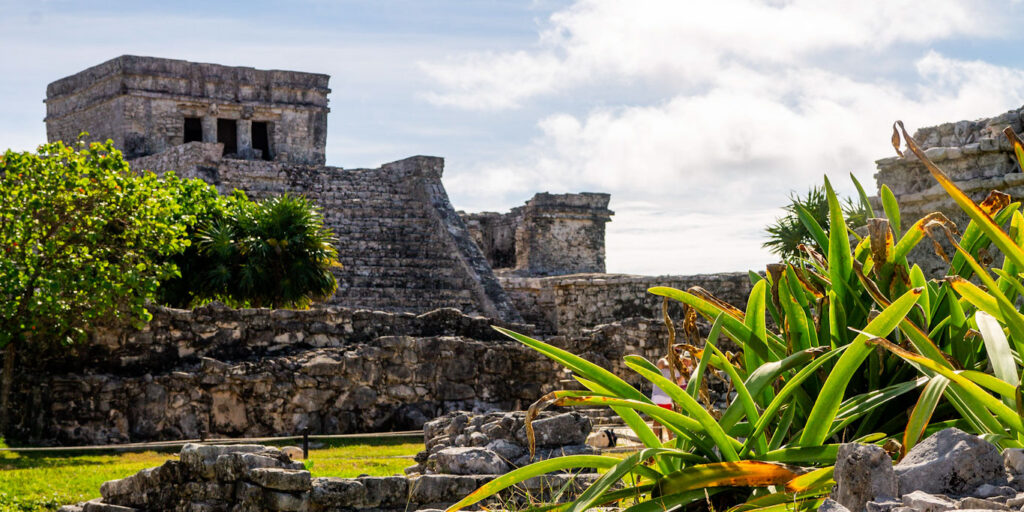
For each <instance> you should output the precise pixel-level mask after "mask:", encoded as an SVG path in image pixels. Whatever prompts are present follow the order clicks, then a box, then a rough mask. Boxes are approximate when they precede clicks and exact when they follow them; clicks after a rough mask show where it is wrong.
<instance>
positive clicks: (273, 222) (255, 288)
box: [161, 192, 337, 307]
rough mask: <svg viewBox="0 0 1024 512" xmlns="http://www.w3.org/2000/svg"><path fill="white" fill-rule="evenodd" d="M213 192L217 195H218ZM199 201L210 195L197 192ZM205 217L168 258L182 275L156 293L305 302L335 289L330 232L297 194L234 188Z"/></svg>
mask: <svg viewBox="0 0 1024 512" xmlns="http://www.w3.org/2000/svg"><path fill="white" fill-rule="evenodd" d="M217 197H219V196H217ZM203 199H209V197H206V196H204V198H203ZM202 208H203V209H204V210H205V212H206V215H207V218H206V220H205V221H203V222H200V223H199V224H197V225H196V226H195V228H194V229H193V230H192V232H191V234H190V238H191V239H192V245H191V246H190V247H189V249H188V250H187V251H186V252H185V253H183V254H182V255H181V256H179V257H176V258H175V261H177V262H178V265H179V266H180V267H181V269H182V272H181V277H180V278H178V279H174V280H171V281H169V282H167V283H166V284H165V288H164V289H163V292H162V297H161V298H162V299H163V300H164V301H166V302H167V303H169V304H172V305H177V306H188V305H194V304H196V303H198V302H203V301H205V300H210V299H218V300H222V301H224V302H227V303H229V304H232V305H251V306H258V307H306V306H308V305H309V304H311V303H312V302H313V301H315V300H318V299H321V298H324V297H328V296H330V295H331V294H333V293H334V291H335V289H337V281H336V280H335V278H334V275H333V274H332V273H331V267H333V266H336V265H337V250H336V249H335V248H334V244H335V243H336V240H335V238H334V235H333V234H332V233H331V232H330V230H328V229H327V228H326V227H325V226H324V224H323V217H322V216H321V215H320V213H319V212H318V211H317V209H316V208H315V207H314V206H313V204H312V203H310V202H309V200H307V199H306V198H304V197H301V196H289V195H284V196H280V197H274V198H270V199H266V200H263V201H260V202H253V201H250V200H249V199H248V198H246V197H245V195H244V194H242V193H241V192H236V193H235V194H234V195H233V196H230V197H227V198H222V199H220V200H219V202H217V203H215V204H205V205H204V206H203V207H202Z"/></svg>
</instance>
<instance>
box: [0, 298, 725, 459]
mask: <svg viewBox="0 0 1024 512" xmlns="http://www.w3.org/2000/svg"><path fill="white" fill-rule="evenodd" d="M491 324H492V321H490V320H487V319H484V318H482V317H469V316H466V315H462V314H461V313H458V312H457V311H454V310H438V311H433V312H429V313H425V314H422V315H413V314H390V313H381V312H371V311H350V310H344V309H336V308H328V309H322V310H310V311H270V310H251V309H249V310H246V309H243V310H234V309H229V308H225V307H223V306H219V305H213V306H208V307H204V308H198V309H196V310H193V311H184V310H172V309H155V310H154V321H153V322H151V323H150V324H149V326H148V327H147V328H146V329H145V330H143V331H130V332H106V333H102V334H98V335H97V336H96V339H95V340H94V341H93V343H91V344H89V345H86V346H83V347H81V348H80V349H79V350H78V351H77V352H75V353H73V354H72V355H71V357H62V358H57V359H52V360H50V361H49V362H47V361H46V360H45V358H40V359H34V360H33V362H34V364H38V365H39V366H35V367H31V368H28V367H26V368H27V369H26V370H25V371H23V372H22V373H21V375H22V377H19V378H18V379H17V380H16V383H15V389H14V392H13V396H12V403H13V411H12V412H13V418H14V419H13V423H12V426H11V428H10V430H9V431H8V432H7V435H8V437H9V438H12V439H20V440H25V441H29V442H34V443H42V444H107V443H122V442H130V441H148V440H168V439H174V440H180V439H198V438H201V437H203V436H207V437H219V436H269V435H292V434H296V433H298V432H299V431H301V430H302V429H303V428H306V427H309V428H310V429H311V430H312V431H313V432H314V433H347V432H367V431H381V430H391V429H408V428H419V427H421V426H422V425H423V424H424V422H426V421H428V420H430V419H433V418H436V417H438V416H440V415H442V414H444V413H445V412H448V411H453V410H470V411H475V412H485V411H490V410H496V409H499V410H514V409H524V408H526V407H528V406H529V405H530V404H531V403H533V402H534V401H535V400H537V399H538V398H540V397H541V396H542V395H543V394H544V393H547V392H550V391H553V390H555V389H561V388H566V387H575V386H576V383H575V382H574V381H572V380H571V379H569V378H568V375H567V373H566V372H565V371H564V369H563V368H561V367H560V366H558V365H556V364H555V363H553V362H552V361H551V360H549V359H547V358H545V357H544V356H542V355H540V354H539V353H537V352H535V351H533V350H532V349H529V348H527V347H525V346H524V345H522V344H520V343H518V342H515V341H512V340H510V339H508V338H506V337H504V336H503V335H501V334H500V333H498V332H496V331H494V330H493V329H492V328H491ZM510 327H511V328H513V329H515V330H518V331H520V332H527V333H528V332H529V331H528V330H526V329H525V326H517V325H512V326H510ZM680 332H681V330H680ZM665 336H666V331H665V327H664V326H663V325H662V324H661V322H660V321H657V320H646V319H627V320H625V321H622V322H616V323H612V324H606V325H602V326H600V327H598V328H596V329H593V330H588V331H584V332H582V333H578V334H573V335H560V336H553V337H547V338H546V339H547V341H548V342H549V343H551V344H553V345H555V346H558V347H560V348H563V349H565V350H569V351H571V352H573V353H576V354H579V355H581V356H582V357H584V358H587V359H589V360H591V361H593V362H595V363H597V364H599V365H602V366H604V367H606V368H609V369H611V370H612V371H613V372H615V373H616V374H618V375H620V376H621V377H622V378H624V379H626V380H627V381H628V382H630V383H633V384H634V385H636V386H637V387H638V388H640V389H641V390H643V391H644V392H648V391H649V383H647V382H646V381H645V380H643V379H642V378H641V377H639V376H638V375H637V374H636V373H634V372H632V371H631V370H629V369H628V368H626V367H625V365H624V364H623V363H622V358H623V356H625V355H626V354H642V355H644V356H645V357H648V358H649V359H651V360H656V359H657V358H658V357H660V356H661V355H662V354H663V353H664V348H663V347H664V344H665V339H666V338H665ZM26 364H28V363H26ZM718 391H719V392H718V395H717V396H723V394H724V393H725V392H727V390H726V389H725V388H722V389H720V390H718Z"/></svg>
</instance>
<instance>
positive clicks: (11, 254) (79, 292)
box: [0, 141, 186, 432]
mask: <svg viewBox="0 0 1024 512" xmlns="http://www.w3.org/2000/svg"><path fill="white" fill-rule="evenodd" d="M167 183H168V182H164V181H162V180H161V179H160V178H159V177H157V176H155V175H153V174H152V173H144V174H136V173H133V172H131V171H130V170H129V169H128V164H127V162H125V161H124V158H123V157H122V155H121V153H120V152H119V151H117V150H116V149H114V147H113V145H112V144H111V143H110V142H109V141H108V142H107V143H92V144H89V145H85V144H84V143H82V142H79V143H78V144H77V145H75V146H73V147H69V146H65V145H64V144H63V143H60V142H56V143H53V144H45V145H42V146H40V147H39V149H38V152H37V153H30V152H22V153H15V152H12V151H7V152H6V153H4V155H3V158H2V159H0V250H2V251H3V257H0V347H4V348H5V350H6V352H5V355H4V371H3V386H2V391H0V413H2V419H0V432H2V430H3V427H5V426H6V411H7V397H8V396H9V393H10V386H11V382H12V380H13V373H14V364H15V363H14V360H15V357H16V351H17V349H19V348H28V347H33V348H34V349H35V350H38V349H40V348H42V347H46V346H60V345H68V344H71V343H74V342H76V341H80V340H82V339H84V338H85V334H86V333H85V328H86V326H88V325H94V324H96V323H108V322H134V323H136V324H140V323H144V322H146V321H148V320H149V318H150V314H149V312H148V311H147V310H146V308H145V303H146V301H147V300H149V299H150V298H152V297H153V296H154V294H155V292H156V289H157V286H158V283H159V282H160V280H161V279H165V278H168V277H170V276H171V275H172V274H173V272H174V270H175V269H174V264H173V263H171V262H170V261H169V260H167V259H166V257H168V256H169V255H171V254H174V253H175V252H179V251H181V250H182V249H183V248H184V246H185V243H186V241H185V239H184V234H185V228H184V226H183V225H181V224H180V223H178V222H175V220H174V219H175V217H176V216H177V215H179V214H180V204H179V203H178V202H177V201H176V193H175V191H174V184H176V183H177V182H170V183H171V186H168V185H167Z"/></svg>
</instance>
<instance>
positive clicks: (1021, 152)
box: [1003, 126, 1024, 171]
mask: <svg viewBox="0 0 1024 512" xmlns="http://www.w3.org/2000/svg"><path fill="white" fill-rule="evenodd" d="M1003 135H1006V138H1007V139H1009V140H1010V144H1012V145H1013V153H1014V154H1015V155H1017V165H1019V166H1020V168H1021V170H1022V171H1024V145H1022V144H1021V142H1020V139H1019V138H1018V137H1017V134H1016V133H1013V128H1010V127H1009V126H1007V127H1006V128H1004V129H1003Z"/></svg>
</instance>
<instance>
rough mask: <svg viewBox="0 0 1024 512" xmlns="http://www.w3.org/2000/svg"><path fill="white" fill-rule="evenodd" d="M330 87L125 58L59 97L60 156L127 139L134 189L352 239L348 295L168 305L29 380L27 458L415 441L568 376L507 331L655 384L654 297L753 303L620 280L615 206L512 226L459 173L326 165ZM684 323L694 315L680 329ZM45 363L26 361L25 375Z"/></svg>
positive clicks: (15, 435) (535, 213) (574, 199)
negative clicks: (269, 204) (650, 362)
mask: <svg viewBox="0 0 1024 512" xmlns="http://www.w3.org/2000/svg"><path fill="white" fill-rule="evenodd" d="M328 81H329V77H328V76H326V75H320V74H311V73H299V72H292V71H263V70H256V69H252V68H244V67H229V66H221V65H216V64H197V63H191V62H185V61H180V60H170V59H158V58H151V57H133V56H122V57H118V58H115V59H112V60H110V61H108V62H105V63H102V64H99V65H97V66H94V67H92V68H89V69H86V70H85V71H82V72H80V73H77V74H75V75H72V76H69V77H66V78H63V79H60V80H58V81H56V82H54V83H52V84H50V86H49V87H48V88H47V98H46V108H47V116H46V126H47V135H48V138H49V139H50V140H51V141H55V140H64V141H73V140H75V139H77V138H78V136H79V134H80V133H81V132H88V133H89V135H88V139H89V140H105V139H111V140H113V141H114V143H115V145H116V146H117V147H118V148H120V149H121V150H122V151H123V152H124V153H125V155H126V157H127V158H128V159H129V160H130V164H131V166H132V167H133V168H134V169H144V170H151V171H154V172H166V171H175V172H177V173H178V174H180V175H182V176H185V177H198V178H201V179H204V180H206V181H208V182H210V183H212V184H214V185H215V186H216V187H217V188H218V190H220V191H221V192H222V193H229V192H231V191H232V190H233V189H239V190H243V191H245V193H246V194H248V195H249V196H250V197H253V198H255V199H260V198H265V197H268V196H271V195H277V194H282V193H292V194H303V195H305V196H307V197H309V198H310V199H311V200H312V201H313V202H315V203H316V204H317V205H318V206H319V207H320V208H321V209H322V212H323V215H324V218H325V222H326V224H327V225H328V226H329V227H330V228H331V229H332V230H333V231H334V232H335V234H336V235H337V237H338V239H339V243H338V247H337V248H338V253H339V260H340V261H341V263H342V264H343V265H344V268H343V269H339V270H337V274H336V275H337V278H338V283H339V286H338V291H337V293H336V294H335V296H333V297H332V298H331V299H330V300H329V301H328V303H327V304H323V305H320V306H318V307H317V308H315V309H312V310H308V311H289V310H266V309H237V310H236V309H229V308H225V307H224V306H221V305H217V304H213V305H209V306H205V307H201V308H196V309H195V310H191V311H186V310H177V309H169V308H162V307H156V306H154V307H153V308H152V310H153V314H154V319H153V321H152V322H150V323H149V324H148V325H147V326H146V327H145V328H144V329H142V330H135V329H131V328H126V329H122V330H113V331H106V330H97V331H96V332H93V333H92V337H91V340H90V342H89V343H86V344H83V345H81V346H77V347H75V348H74V351H73V352H61V353H59V354H47V355H45V356H41V357H38V358H35V359H34V360H33V361H32V362H31V364H32V365H35V367H33V368H31V369H29V368H28V367H25V368H24V369H23V370H21V371H20V378H18V379H16V382H17V384H16V386H15V389H14V390H13V395H12V408H13V415H14V418H15V420H14V421H13V423H12V425H11V426H10V429H9V430H8V432H6V433H5V434H6V435H7V436H8V437H9V438H10V439H22V440H26V441H27V442H40V443H62V444H104V443H117V442H126V441H142V440H153V439H194V438H198V437H202V436H253V435H259V436H262V435H284V434H294V433H296V432H300V431H301V430H302V429H303V428H306V427H309V428H310V429H312V431H313V432H314V433H338V432H358V431H362V432H366V431H380V430H388V429H395V428H399V429H407V428H419V427H421V426H422V425H423V423H424V421H426V420H429V419H431V418H434V417H436V416H438V415H440V414H442V413H444V412H446V411H451V410H459V409H460V410H478V411H483V410H493V409H495V408H498V409H505V410H508V409H515V408H525V407H526V406H528V405H529V404H530V403H532V402H533V401H534V400H536V399H537V398H539V397H540V396H542V395H543V394H544V393H547V392H549V391H552V390H554V389H556V387H558V386H561V383H562V381H563V380H564V379H565V374H564V372H563V371H562V369H561V368H560V367H558V365H556V364H554V363H553V362H551V361H549V360H547V359H546V358H544V357H543V356H541V355H540V354H538V353H537V352H534V351H532V350H530V349H528V348H526V347H525V346H523V345H522V344H520V343H517V342H514V341H511V340H509V339H507V338H506V337H504V336H502V335H500V334H499V333H497V332H496V331H494V330H493V329H491V326H492V325H494V324H500V325H504V326H507V327H511V328H513V329H515V330H517V331H519V332H524V333H529V334H532V335H533V336H536V337H540V338H543V339H545V340H546V341H547V342H548V343H551V344H554V345H555V346H559V347H562V348H564V349H566V350H570V351H572V352H574V353H578V354H581V355H582V356H584V357H586V358H588V359H590V360H592V361H596V362H598V363H599V364H602V365H604V366H606V367H607V368H609V369H610V370H611V371H614V372H615V373H617V374H618V375H620V376H622V377H623V378H624V379H627V380H629V381H630V382H633V383H635V385H637V386H644V385H646V384H644V381H643V379H641V378H639V377H638V376H637V375H636V374H635V373H633V372H630V371H628V370H627V369H626V367H625V366H624V364H623V363H622V358H623V356H624V355H625V354H627V353H639V354H645V355H647V356H648V357H653V358H656V357H658V356H657V354H658V351H660V350H661V347H663V345H664V336H665V328H664V326H663V325H662V324H661V321H660V320H658V318H660V307H661V301H660V300H659V298H657V297H654V296H652V295H650V294H648V293H646V290H647V288H649V287H651V286H656V285H667V286H674V287H677V288H684V289H685V288H689V287H690V286H695V285H697V286H702V287H704V288H707V289H709V290H714V291H716V292H717V293H718V294H719V296H721V297H722V298H723V299H725V300H727V301H729V302H732V303H734V304H743V303H745V302H746V296H747V294H748V293H749V290H750V282H749V280H748V278H747V274H746V273H745V272H737V273H734V274H719V275H697V276H657V277H650V276H632V275H612V274H606V273H605V270H606V269H605V243H604V240H605V224H606V223H607V222H608V221H609V220H610V219H611V216H612V211H611V210H609V209H608V204H609V200H610V197H609V195H608V194H595V193H581V194H548V193H541V194H537V195H535V196H534V197H533V198H531V199H529V200H528V201H526V203H525V204H524V205H523V206H520V207H517V208H513V209H512V210H511V211H509V212H505V213H473V214H460V213H459V212H456V211H455V210H454V209H453V208H452V206H451V204H450V202H449V200H448V196H447V194H446V192H445V189H444V186H443V185H442V183H441V177H442V172H443V170H444V161H443V160H442V159H441V158H437V157H428V156H414V157H410V158H406V159H403V160H399V161H396V162H393V163H389V164H385V165H382V166H381V167H380V168H377V169H343V168H341V167H333V166H326V165H324V163H325V142H326V133H327V113H328V111H329V110H328V97H327V95H328V93H329V92H330V89H329V88H328ZM674 313H676V314H678V310H675V311H674ZM26 364H29V363H26Z"/></svg>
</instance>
